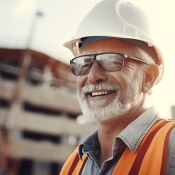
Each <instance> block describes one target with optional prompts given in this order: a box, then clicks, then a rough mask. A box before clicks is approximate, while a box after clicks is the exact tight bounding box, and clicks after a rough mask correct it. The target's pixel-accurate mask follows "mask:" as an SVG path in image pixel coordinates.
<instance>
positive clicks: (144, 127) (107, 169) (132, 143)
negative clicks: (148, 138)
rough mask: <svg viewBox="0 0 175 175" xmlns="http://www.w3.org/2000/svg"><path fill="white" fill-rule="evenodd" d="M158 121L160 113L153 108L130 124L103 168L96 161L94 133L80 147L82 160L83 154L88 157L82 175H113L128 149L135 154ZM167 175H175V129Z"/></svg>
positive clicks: (170, 147) (115, 144) (169, 145)
mask: <svg viewBox="0 0 175 175" xmlns="http://www.w3.org/2000/svg"><path fill="white" fill-rule="evenodd" d="M158 119H160V117H159V115H158V112H157V111H156V109H155V108H154V107H151V108H149V109H147V110H146V111H145V112H144V113H143V114H141V115H140V116H139V117H138V118H137V119H136V120H134V121H133V122H132V123H130V124H129V125H128V126H127V127H126V128H125V129H124V130H123V131H122V132H121V133H120V134H119V135H118V136H117V137H116V139H115V141H114V143H113V148H112V152H113V154H112V156H111V157H110V158H109V159H107V160H106V161H104V162H103V164H102V165H101V166H100V165H99V163H98V161H97V159H96V157H97V156H98V153H99V151H100V144H99V141H98V131H95V132H94V133H92V134H91V135H90V136H89V137H87V138H86V139H85V140H84V141H83V142H82V143H81V144H80V146H79V157H80V159H81V158H82V156H83V154H87V156H88V159H87V161H86V164H85V165H84V168H83V170H82V173H81V175H111V174H112V171H113V170H114V167H115V165H116V164H117V162H118V160H119V159H120V157H121V155H122V153H123V152H124V150H125V149H126V147H128V148H129V149H130V150H131V151H132V152H135V151H136V150H137V148H138V146H139V145H140V143H141V141H142V139H143V138H144V136H145V135H146V133H147V132H148V131H149V129H150V128H151V127H152V126H153V125H154V123H155V122H156V121H157V120H158ZM165 175H175V129H173V130H172V132H171V134H170V137H169V142H168V149H167V158H166V168H165Z"/></svg>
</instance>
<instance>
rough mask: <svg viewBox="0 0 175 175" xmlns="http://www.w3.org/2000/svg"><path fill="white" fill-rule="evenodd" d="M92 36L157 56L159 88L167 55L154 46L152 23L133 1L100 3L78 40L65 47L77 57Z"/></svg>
mask: <svg viewBox="0 0 175 175" xmlns="http://www.w3.org/2000/svg"><path fill="white" fill-rule="evenodd" d="M92 36H101V37H112V38H119V39H123V40H127V41H128V40H131V43H134V44H135V42H132V41H139V42H140V43H141V42H142V43H144V45H146V47H148V49H149V48H150V50H152V51H154V52H155V54H154V57H153V59H154V60H155V63H156V64H157V65H158V67H159V77H158V78H157V80H156V83H155V84H158V83H159V82H160V80H161V79H162V77H163V73H164V61H163V55H162V53H161V52H160V50H159V48H158V47H157V46H156V45H155V44H154V42H153V39H152V37H151V32H150V24H149V20H148V18H147V16H146V14H145V12H144V11H142V10H141V9H140V8H138V7H137V6H135V5H133V4H132V3H130V2H129V1H126V0H103V1H101V2H99V3H98V4H97V5H96V6H95V7H94V8H93V9H92V10H91V11H90V12H89V13H88V14H87V15H86V16H85V17H84V18H83V20H82V21H81V23H80V24H79V26H78V29H77V31H76V34H75V36H74V37H73V38H72V39H71V40H70V41H68V42H66V43H65V44H64V46H65V47H67V48H68V49H70V50H71V51H72V52H73V54H74V55H77V53H78V51H79V44H80V43H82V41H83V38H86V37H92ZM136 43H137V42H136ZM135 45H137V44H135ZM137 46H138V45H137ZM144 47H145V46H144ZM148 49H147V50H148ZM155 55H156V56H155Z"/></svg>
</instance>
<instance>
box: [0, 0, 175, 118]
mask: <svg viewBox="0 0 175 175" xmlns="http://www.w3.org/2000/svg"><path fill="white" fill-rule="evenodd" d="M99 1H100V0H52V1H50V0H0V24H1V27H0V47H8V48H9V47H11V48H25V47H26V45H27V39H28V37H29V36H30V34H29V33H30V28H31V26H32V23H33V21H34V14H35V11H36V10H40V11H42V12H43V13H44V15H43V16H42V17H38V18H37V21H36V25H35V30H34V33H33V38H32V42H31V44H30V47H31V48H33V49H35V50H38V51H41V52H44V53H46V54H49V55H50V56H52V57H54V58H55V59H59V60H62V61H64V62H66V63H69V60H70V59H71V58H72V54H71V52H70V51H69V50H67V49H66V48H64V47H63V46H62V44H63V43H64V42H66V41H68V40H69V39H70V38H71V37H72V36H73V35H74V33H75V31H76V28H77V26H78V24H79V22H80V21H81V19H82V18H83V17H84V15H85V14H86V13H87V12H88V11H89V10H90V9H91V8H92V7H93V6H94V5H95V4H96V3H97V2H99ZM132 2H133V3H134V4H137V5H139V6H141V7H142V8H143V9H144V10H145V11H146V12H147V13H148V14H149V17H150V20H151V26H152V34H153V37H154V41H155V43H156V44H157V46H158V47H159V48H160V50H161V51H162V53H163V56H164V58H165V74H164V78H163V80H162V81H161V83H159V84H158V85H157V86H156V87H155V88H154V92H153V94H152V95H151V97H150V100H149V101H150V102H149V103H150V104H155V105H156V106H157V108H158V110H159V112H160V114H161V116H162V117H166V118H170V117H171V106H172V105H175V92H174V90H175V83H174V77H173V76H174V75H175V56H174V50H175V32H174V31H175V10H174V9H175V1H174V0H167V1H165V0H164V1H163V0H132Z"/></svg>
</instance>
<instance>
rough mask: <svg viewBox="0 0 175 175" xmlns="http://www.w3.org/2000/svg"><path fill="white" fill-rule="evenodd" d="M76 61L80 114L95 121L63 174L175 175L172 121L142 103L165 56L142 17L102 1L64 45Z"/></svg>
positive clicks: (115, 1) (114, 0)
mask: <svg viewBox="0 0 175 175" xmlns="http://www.w3.org/2000/svg"><path fill="white" fill-rule="evenodd" d="M65 46H66V47H68V48H69V49H70V50H71V51H72V52H73V53H74V55H75V56H76V57H75V58H74V59H72V60H71V61H70V64H71V68H72V72H73V74H75V75H76V76H77V89H78V99H79V103H80V106H81V108H82V112H83V115H84V116H85V117H86V118H88V119H89V120H91V121H95V122H97V124H98V130H97V131H95V132H94V133H92V134H91V135H90V136H89V137H88V138H86V139H85V140H84V141H83V142H82V143H81V144H80V145H79V146H78V147H77V149H76V150H75V151H74V152H73V153H72V154H71V155H70V156H69V157H68V159H67V160H66V162H65V164H64V166H63V168H62V171H61V173H60V174H61V175H67V174H69V175H70V174H74V175H78V174H81V175H97V174H98V175H111V174H112V175H113V174H118V175H128V174H129V175H137V174H139V175H159V174H161V175H163V174H168V175H170V174H171V175H173V174H174V173H175V162H174V161H175V140H174V139H173V138H175V130H174V126H175V122H174V121H171V120H164V119H160V117H159V115H158V113H157V111H156V109H155V108H154V107H151V108H148V107H147V106H146V104H145V102H146V99H147V97H148V96H149V95H150V93H151V89H152V87H153V86H154V85H156V84H158V83H159V82H160V80H161V78H162V76H163V70H164V63H163V56H162V54H161V52H160V50H159V49H158V48H157V46H156V45H155V44H154V43H153V40H152V39H151V35H150V30H149V24H148V20H147V17H146V15H145V13H144V12H143V11H142V10H141V9H139V8H138V7H136V6H135V5H133V4H131V3H129V2H127V1H123V0H104V1H102V2H100V3H99V4H97V5H96V6H95V7H94V8H93V9H92V11H91V12H89V13H88V14H87V16H86V17H85V18H84V19H83V21H82V22H81V23H80V25H79V27H78V30H77V33H76V35H75V38H74V39H72V40H71V41H69V42H67V43H66V44H65Z"/></svg>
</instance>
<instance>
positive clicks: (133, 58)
mask: <svg viewBox="0 0 175 175" xmlns="http://www.w3.org/2000/svg"><path fill="white" fill-rule="evenodd" d="M103 54H118V55H120V56H121V58H122V66H121V68H120V69H122V68H123V66H124V60H125V59H131V60H134V61H139V62H141V63H144V64H146V65H149V63H147V62H145V61H143V60H140V59H138V58H135V57H130V56H128V55H126V54H122V53H114V52H105V53H98V54H88V55H81V56H78V57H75V58H73V59H72V60H70V65H71V64H72V62H73V61H74V60H75V59H77V58H80V57H84V56H94V58H92V59H91V62H90V63H89V67H88V68H87V71H86V72H85V73H84V74H81V75H76V76H82V75H85V74H86V73H87V72H88V70H89V69H90V67H92V64H93V62H92V60H96V61H97V59H96V57H97V56H98V55H103ZM97 63H98V61H97ZM98 65H99V66H100V67H101V68H102V69H104V68H103V67H102V66H101V65H100V64H99V63H98ZM120 69H118V70H112V71H110V70H106V69H104V70H105V71H108V72H115V71H119V70H120ZM71 70H72V67H71ZM72 73H73V71H72ZM73 74H74V73H73ZM74 75H75V74H74Z"/></svg>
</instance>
